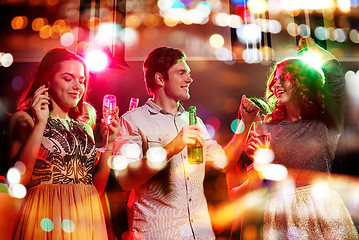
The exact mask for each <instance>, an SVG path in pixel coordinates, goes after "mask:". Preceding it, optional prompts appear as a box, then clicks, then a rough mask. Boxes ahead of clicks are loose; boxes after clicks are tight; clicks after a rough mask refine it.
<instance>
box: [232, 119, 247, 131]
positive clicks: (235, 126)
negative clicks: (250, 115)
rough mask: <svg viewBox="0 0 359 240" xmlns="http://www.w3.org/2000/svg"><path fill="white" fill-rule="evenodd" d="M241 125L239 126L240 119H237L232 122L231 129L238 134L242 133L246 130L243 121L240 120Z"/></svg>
mask: <svg viewBox="0 0 359 240" xmlns="http://www.w3.org/2000/svg"><path fill="white" fill-rule="evenodd" d="M239 124H240V125H239V126H238V119H235V120H233V121H232V123H231V130H232V132H234V133H236V134H240V133H242V132H243V130H244V123H243V122H242V121H240V122H239Z"/></svg>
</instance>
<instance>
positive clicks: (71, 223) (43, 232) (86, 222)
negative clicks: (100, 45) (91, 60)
mask: <svg viewBox="0 0 359 240" xmlns="http://www.w3.org/2000/svg"><path fill="white" fill-rule="evenodd" d="M88 76H89V74H88V70H87V67H86V64H85V62H84V60H83V59H82V58H81V57H80V56H78V55H77V54H75V53H73V52H70V51H68V50H66V49H63V48H56V49H52V50H51V51H49V52H48V53H47V54H46V55H45V56H44V58H43V59H42V60H41V62H40V65H39V67H38V69H37V71H36V73H35V77H34V79H33V81H32V82H31V83H30V86H29V87H28V89H27V90H26V91H25V93H24V94H23V96H22V97H21V99H20V101H19V103H18V107H17V111H16V112H15V113H14V114H13V115H12V116H11V118H10V124H9V136H11V139H10V155H11V160H12V162H14V163H15V162H16V163H19V162H21V163H22V165H23V166H25V169H24V172H23V174H22V176H21V179H20V184H23V185H25V186H26V187H27V188H28V192H27V195H26V199H25V201H24V204H23V206H22V209H21V211H20V213H19V216H18V220H17V224H16V227H15V230H14V232H13V236H12V239H49V240H50V239H54V240H55V239H56V240H57V239H78V240H83V239H93V240H97V239H108V235H107V231H106V225H105V219H104V215H103V210H102V206H101V202H100V198H99V194H98V192H100V193H101V192H102V191H103V190H104V188H105V186H106V182H107V178H108V176H109V173H110V168H109V166H108V164H107V159H108V158H109V157H111V155H112V153H111V151H105V152H104V153H103V154H102V155H101V157H100V161H99V162H98V163H97V150H96V146H95V141H94V136H93V131H92V128H91V127H90V126H89V125H88V124H86V123H83V122H79V121H78V120H77V119H78V118H79V117H81V114H82V110H83V104H84V100H85V99H86V91H87V87H88V80H89V77H88ZM117 115H118V110H117ZM118 120H119V118H118V116H116V117H115V118H113V120H112V122H111V124H110V125H109V127H107V126H106V125H105V124H104V120H102V124H101V129H102V131H101V133H102V135H103V136H106V135H105V134H107V132H109V137H108V139H109V147H110V148H111V147H112V146H113V144H114V140H115V138H116V134H117V132H118ZM96 163H97V165H96ZM10 188H11V187H10Z"/></svg>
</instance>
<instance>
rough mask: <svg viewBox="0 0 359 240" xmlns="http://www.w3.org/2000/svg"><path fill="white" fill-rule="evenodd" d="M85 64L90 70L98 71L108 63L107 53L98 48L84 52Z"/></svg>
mask: <svg viewBox="0 0 359 240" xmlns="http://www.w3.org/2000/svg"><path fill="white" fill-rule="evenodd" d="M85 60H86V64H87V66H88V67H89V68H90V70H91V71H95V72H99V71H102V70H103V69H105V67H107V65H108V59H107V55H106V54H105V53H104V52H102V51H100V50H92V51H90V52H89V53H87V54H86V57H85Z"/></svg>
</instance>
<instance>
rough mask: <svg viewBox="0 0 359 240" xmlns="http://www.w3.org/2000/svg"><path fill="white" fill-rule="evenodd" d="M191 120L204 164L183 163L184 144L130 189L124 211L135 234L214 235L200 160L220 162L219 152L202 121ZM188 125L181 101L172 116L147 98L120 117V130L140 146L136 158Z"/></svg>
mask: <svg viewBox="0 0 359 240" xmlns="http://www.w3.org/2000/svg"><path fill="white" fill-rule="evenodd" d="M197 120H198V125H199V126H200V127H201V129H202V136H203V137H204V139H206V141H205V146H204V163H202V164H197V165H191V164H189V163H188V160H187V148H185V149H183V150H182V151H181V152H180V153H178V154H177V155H175V156H173V157H172V158H171V159H170V160H169V161H168V164H167V165H166V166H165V167H164V168H162V169H161V170H160V171H159V172H157V174H156V175H154V176H153V177H152V178H151V179H150V180H149V181H147V182H146V183H145V184H143V185H142V186H140V187H138V188H137V189H134V192H135V197H134V201H133V202H132V201H131V202H129V205H130V206H131V207H130V208H129V214H128V215H129V226H130V231H131V232H133V233H135V236H136V235H137V236H138V238H144V239H154V240H160V239H163V240H169V239H181V240H182V239H205V240H211V239H215V235H214V233H213V230H212V226H211V221H210V217H209V213H208V208H207V201H206V198H205V195H204V190H203V180H204V175H205V162H206V161H209V162H217V165H223V164H221V163H218V162H221V161H222V162H223V161H225V153H224V150H223V149H222V147H221V146H220V145H219V144H218V143H217V142H216V141H214V140H212V139H211V138H210V136H209V134H208V132H207V130H206V128H205V126H204V124H203V122H202V120H201V119H199V118H197ZM188 124H189V116H188V112H186V111H185V110H184V108H183V107H182V106H181V105H180V106H179V109H178V112H177V114H176V115H175V116H174V115H172V114H171V113H169V112H167V111H165V110H163V109H161V108H160V107H159V106H157V105H156V104H155V103H154V102H153V101H152V100H148V101H147V102H146V104H145V105H143V106H142V107H139V108H137V109H135V110H132V111H129V112H127V113H125V114H124V115H123V116H122V117H121V119H120V125H121V132H122V134H125V135H126V134H128V135H130V138H131V142H135V143H136V144H138V145H139V147H140V149H142V156H140V157H143V156H145V155H146V152H147V150H148V149H149V148H151V147H163V146H164V145H165V144H167V143H168V142H170V141H171V140H172V139H173V138H174V137H175V136H177V134H178V133H179V132H180V131H181V129H182V127H183V126H186V125H188ZM215 158H216V159H215Z"/></svg>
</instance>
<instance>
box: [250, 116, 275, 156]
mask: <svg viewBox="0 0 359 240" xmlns="http://www.w3.org/2000/svg"><path fill="white" fill-rule="evenodd" d="M270 140H271V134H270V133H268V130H267V126H266V124H264V123H263V122H262V121H256V122H254V123H253V130H252V131H250V137H249V139H248V141H247V143H246V146H245V147H244V151H245V152H246V154H247V155H248V157H250V158H251V159H252V160H253V156H254V153H255V152H256V151H257V150H259V149H268V148H269V147H270Z"/></svg>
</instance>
